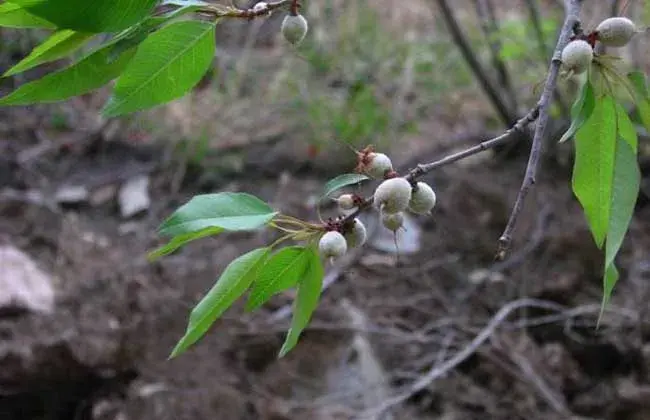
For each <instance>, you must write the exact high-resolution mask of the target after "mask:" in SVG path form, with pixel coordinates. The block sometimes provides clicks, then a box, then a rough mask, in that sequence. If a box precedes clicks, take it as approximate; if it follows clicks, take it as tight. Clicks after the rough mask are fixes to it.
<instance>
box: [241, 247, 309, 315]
mask: <svg viewBox="0 0 650 420" xmlns="http://www.w3.org/2000/svg"><path fill="white" fill-rule="evenodd" d="M310 252H311V251H310V249H309V248H305V247H302V246H292V247H287V248H283V249H281V250H280V251H278V252H276V253H275V254H274V255H273V256H272V257H271V258H269V260H268V261H267V262H266V264H264V266H263V267H262V268H261V269H260V271H259V273H258V275H257V279H255V283H254V284H253V288H252V290H251V294H250V297H249V298H248V302H247V303H246V310H247V311H253V310H255V309H257V308H259V307H260V306H262V305H263V304H264V303H265V302H266V301H268V300H269V299H270V298H271V297H272V296H273V295H275V294H277V293H280V292H283V291H285V290H287V289H290V288H292V287H294V286H296V285H297V284H298V281H299V280H300V279H301V278H302V276H303V274H304V273H305V269H306V268H307V263H308V262H309V255H310Z"/></svg>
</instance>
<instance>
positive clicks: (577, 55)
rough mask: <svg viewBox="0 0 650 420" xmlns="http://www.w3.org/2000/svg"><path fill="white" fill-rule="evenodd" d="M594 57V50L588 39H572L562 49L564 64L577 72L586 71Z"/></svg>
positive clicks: (568, 68) (566, 67)
mask: <svg viewBox="0 0 650 420" xmlns="http://www.w3.org/2000/svg"><path fill="white" fill-rule="evenodd" d="M593 59H594V51H593V49H592V48H591V45H589V43H588V42H587V41H583V40H581V39H578V40H575V41H571V42H569V43H568V44H567V46H566V47H564V49H563V50H562V65H563V66H564V68H565V69H567V70H573V72H574V73H575V74H581V73H584V72H585V70H587V69H588V68H589V65H590V64H591V60H593Z"/></svg>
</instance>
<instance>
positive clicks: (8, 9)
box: [0, 3, 56, 29]
mask: <svg viewBox="0 0 650 420" xmlns="http://www.w3.org/2000/svg"><path fill="white" fill-rule="evenodd" d="M0 26H5V27H8V28H44V29H55V28H56V25H54V24H53V23H51V22H48V21H47V20H45V19H41V18H40V17H38V16H34V15H33V14H31V13H29V12H28V11H27V10H25V9H23V8H22V7H20V6H19V5H17V4H13V3H2V4H0Z"/></svg>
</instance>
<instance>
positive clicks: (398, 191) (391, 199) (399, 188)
mask: <svg viewBox="0 0 650 420" xmlns="http://www.w3.org/2000/svg"><path fill="white" fill-rule="evenodd" d="M411 190H412V187H411V183H410V182H408V181H407V180H406V179H404V178H390V179H387V180H385V181H384V182H382V183H381V184H379V186H378V187H377V189H376V190H375V195H374V206H375V207H376V208H377V209H379V210H381V211H382V212H384V213H398V212H400V211H404V210H406V208H407V207H408V205H409V201H411Z"/></svg>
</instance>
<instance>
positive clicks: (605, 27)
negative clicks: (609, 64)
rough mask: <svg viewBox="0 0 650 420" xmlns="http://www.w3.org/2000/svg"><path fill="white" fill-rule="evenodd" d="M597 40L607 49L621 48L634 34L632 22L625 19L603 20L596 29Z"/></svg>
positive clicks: (634, 28) (634, 29) (634, 27)
mask: <svg viewBox="0 0 650 420" xmlns="http://www.w3.org/2000/svg"><path fill="white" fill-rule="evenodd" d="M596 32H597V33H598V40H599V41H600V42H601V43H602V44H603V45H605V46H607V47H623V46H625V45H627V43H628V42H630V40H631V39H632V37H633V36H634V34H635V33H636V26H635V25H634V22H632V21H631V20H630V19H628V18H626V17H613V18H609V19H605V20H604V21H602V22H600V24H599V25H598V26H597V27H596Z"/></svg>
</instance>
